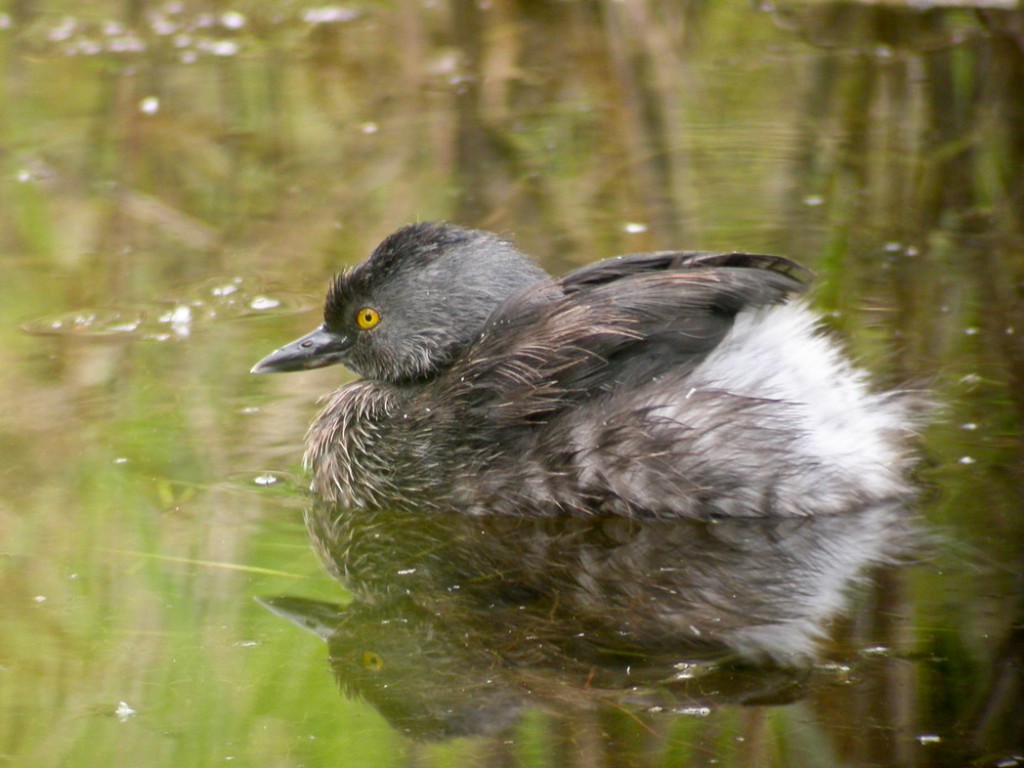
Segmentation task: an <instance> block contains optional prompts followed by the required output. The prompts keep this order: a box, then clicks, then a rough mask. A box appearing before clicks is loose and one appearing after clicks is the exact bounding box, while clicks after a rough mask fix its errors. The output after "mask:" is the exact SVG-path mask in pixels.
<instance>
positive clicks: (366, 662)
mask: <svg viewBox="0 0 1024 768" xmlns="http://www.w3.org/2000/svg"><path fill="white" fill-rule="evenodd" d="M363 667H365V668H366V669H368V670H370V671H371V672H380V671H381V670H382V669H384V659H382V658H381V657H380V656H378V655H377V654H376V653H374V652H373V651H363Z"/></svg>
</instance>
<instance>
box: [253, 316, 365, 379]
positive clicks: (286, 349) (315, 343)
mask: <svg viewBox="0 0 1024 768" xmlns="http://www.w3.org/2000/svg"><path fill="white" fill-rule="evenodd" d="M353 341H354V339H353V338H352V337H351V336H347V335H345V334H341V333H334V332H333V331H329V330H327V329H326V328H324V327H323V326H322V325H321V326H320V327H319V328H317V329H316V330H315V331H313V332H312V333H307V334H306V335H305V336H303V337H302V338H301V339H296V340H295V341H293V342H291V343H289V344H285V345H284V346H283V347H281V348H280V349H275V350H274V351H273V352H271V353H270V354H269V355H267V356H266V357H264V358H263V359H262V360H260V361H259V362H258V363H256V365H254V366H253V367H252V370H251V371H249V373H283V372H285V371H308V370H310V369H312V368H323V367H324V366H325V365H334V364H335V363H340V362H341V361H342V359H343V358H344V356H345V352H346V351H347V350H348V348H349V347H351V346H352V342H353Z"/></svg>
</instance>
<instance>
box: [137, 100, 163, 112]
mask: <svg viewBox="0 0 1024 768" xmlns="http://www.w3.org/2000/svg"><path fill="white" fill-rule="evenodd" d="M139 111H140V112H141V113H142V114H144V115H155V114H156V113H157V112H159V111H160V99H158V98H157V97H156V96H147V97H146V98H144V99H143V100H142V101H140V102H139Z"/></svg>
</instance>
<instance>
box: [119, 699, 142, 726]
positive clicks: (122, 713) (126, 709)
mask: <svg viewBox="0 0 1024 768" xmlns="http://www.w3.org/2000/svg"><path fill="white" fill-rule="evenodd" d="M114 714H115V715H117V719H118V720H120V721H121V722H122V723H123V722H125V721H126V720H128V718H130V717H134V716H135V715H137V714H138V713H137V712H136V711H135V710H134V709H133V708H132V706H131V705H130V704H129V703H128V702H126V701H119V702H117V708H116V709H115V710H114Z"/></svg>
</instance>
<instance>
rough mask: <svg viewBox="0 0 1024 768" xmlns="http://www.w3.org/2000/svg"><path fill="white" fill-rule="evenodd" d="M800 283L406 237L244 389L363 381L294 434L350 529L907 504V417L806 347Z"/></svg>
mask: <svg viewBox="0 0 1024 768" xmlns="http://www.w3.org/2000/svg"><path fill="white" fill-rule="evenodd" d="M802 277H803V270H802V268H800V267H798V266H797V265H796V264H794V263H793V262H790V261H788V260H785V259H781V258H778V257H770V256H757V255H749V254H708V253H682V252H669V253H655V254H635V255H631V256H624V257H618V258H615V259H609V260H606V261H602V262H598V263H596V264H592V265H589V266H587V267H583V268H581V269H579V270H576V271H575V272H572V273H570V274H569V275H566V276H564V277H562V278H560V279H553V278H550V277H548V276H547V275H546V274H545V273H543V272H542V271H541V270H539V269H538V268H537V267H536V266H534V265H533V264H532V262H530V261H529V260H527V259H526V258H525V257H524V256H522V255H521V254H519V253H518V251H516V250H515V249H514V248H513V247H512V246H511V245H510V244H508V243H507V242H505V241H503V240H500V239H498V238H497V237H495V236H493V235H489V234H487V233H482V232H476V231H472V230H463V229H460V228H457V227H452V226H450V225H443V224H420V225H413V226H411V227H406V228H404V229H402V230H399V231H398V232H397V233H395V234H394V235H392V236H391V237H389V238H388V239H387V240H385V241H384V243H382V244H381V246H380V247H379V248H378V249H377V250H376V251H375V252H374V254H373V255H372V256H371V257H370V258H369V259H368V260H367V261H366V262H364V263H363V264H361V265H359V266H358V267H356V268H355V269H353V270H352V271H350V272H348V273H345V274H342V275H341V276H339V277H338V278H337V280H336V282H335V284H334V286H333V287H332V290H331V292H330V293H329V295H328V300H327V306H326V308H325V322H324V325H323V326H321V328H319V329H317V331H314V333H313V334H310V335H308V336H307V337H304V338H303V339H300V340H299V341H297V342H294V343H293V344H292V345H288V346H286V347H284V348H282V349H281V350H278V351H276V352H275V353H273V354H272V355H271V356H269V357H268V358H267V359H266V360H265V361H263V362H262V363H260V364H259V365H258V366H257V368H256V369H254V370H294V369H300V368H308V367H318V366H319V365H323V364H329V363H331V362H343V363H345V364H346V365H348V366H349V367H351V368H353V369H354V370H356V371H357V372H359V373H362V374H363V375H364V376H365V377H366V378H364V379H362V380H360V381H356V382H354V383H351V384H347V385H344V386H342V387H341V388H339V389H338V390H337V391H335V392H334V393H333V394H331V395H330V396H329V397H328V398H327V403H326V405H325V407H324V409H323V411H322V412H321V413H320V415H319V416H318V417H317V419H316V420H315V421H314V423H313V425H312V426H311V428H310V430H309V434H308V443H307V451H306V457H305V460H306V465H307V467H308V469H309V471H310V472H311V474H312V488H313V490H314V491H315V493H317V494H318V495H319V496H320V497H322V498H323V499H324V500H326V501H328V502H337V503H340V504H343V505H345V506H349V507H356V508H359V507H367V508H389V507H390V508H401V509H406V510H417V509H418V510H426V511H457V512H462V513H467V514H509V515H558V514H574V515H593V514H615V515H624V516H630V517H656V518H675V517H686V518H716V517H745V516H747V517H749V516H756V517H791V516H805V515H812V514H836V513H841V512H844V511H850V510H854V509H862V508H865V507H868V506H871V505H873V504H879V503H891V502H893V501H899V500H904V499H906V498H908V497H909V496H910V495H911V488H910V486H909V484H908V483H907V481H906V479H905V472H906V470H907V467H908V463H909V461H910V458H909V455H908V453H907V451H906V448H905V446H906V443H907V438H908V437H909V434H910V431H911V425H910V420H909V416H908V414H907V406H906V402H905V398H904V397H903V396H901V395H899V394H894V393H873V392H872V391H871V390H870V388H869V386H868V383H867V380H866V377H865V375H864V374H863V373H862V372H861V371H859V370H858V369H856V368H854V367H853V366H852V365H851V364H850V363H849V362H848V361H847V359H846V358H845V357H844V355H843V354H842V353H841V351H840V350H839V349H838V347H837V346H836V344H835V343H834V342H833V341H831V340H830V339H828V338H827V337H826V336H824V335H822V334H821V333H820V331H819V329H818V328H817V318H816V316H815V314H814V313H813V312H812V311H811V310H810V309H809V308H808V307H807V306H806V304H805V303H804V302H803V301H801V300H800V299H799V298H797V294H799V293H800V292H802V290H803V288H804V286H805V283H804V281H803V279H802ZM364 326H368V327H364Z"/></svg>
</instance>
